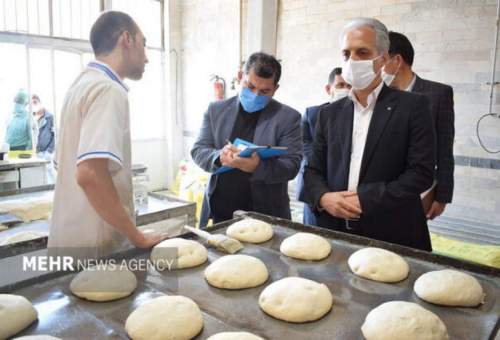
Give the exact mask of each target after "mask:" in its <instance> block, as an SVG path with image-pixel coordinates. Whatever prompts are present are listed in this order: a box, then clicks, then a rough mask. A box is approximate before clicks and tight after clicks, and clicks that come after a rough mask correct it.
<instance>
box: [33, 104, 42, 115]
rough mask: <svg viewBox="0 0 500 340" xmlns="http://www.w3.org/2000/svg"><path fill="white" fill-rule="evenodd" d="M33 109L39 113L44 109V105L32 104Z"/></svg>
mask: <svg viewBox="0 0 500 340" xmlns="http://www.w3.org/2000/svg"><path fill="white" fill-rule="evenodd" d="M31 109H32V111H33V113H38V112H39V111H40V110H41V109H42V105H41V104H36V105H32V106H31Z"/></svg>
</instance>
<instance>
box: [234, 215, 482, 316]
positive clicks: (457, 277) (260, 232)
mask: <svg viewBox="0 0 500 340" xmlns="http://www.w3.org/2000/svg"><path fill="white" fill-rule="evenodd" d="M226 234H227V235H228V236H230V237H233V238H236V239H238V240H240V241H243V242H251V243H261V242H266V241H268V240H269V239H270V238H271V237H272V236H273V229H272V226H271V225H270V224H269V223H266V222H263V221H260V220H256V219H243V220H241V221H238V222H236V223H233V224H232V225H231V226H229V228H228V229H227V231H226ZM280 251H281V253H283V254H284V255H286V256H289V257H292V258H296V259H300V260H322V259H324V258H326V257H328V255H329V254H330V253H331V245H330V242H328V241H327V240H326V239H325V238H323V237H321V236H319V235H316V234H312V233H304V232H299V233H296V234H294V235H292V236H290V237H288V238H286V239H285V240H283V242H282V243H281V245H280ZM348 265H349V268H350V269H351V270H352V271H353V272H354V273H355V274H356V275H358V276H361V277H364V278H367V279H370V280H374V281H379V282H386V283H391V282H399V281H402V280H404V279H406V278H407V277H408V274H409V271H410V267H409V265H408V263H407V262H406V261H405V260H404V259H403V258H402V257H401V256H399V255H397V254H395V253H393V252H391V251H388V250H385V249H381V248H373V247H369V248H363V249H360V250H358V251H356V252H355V253H353V254H352V255H351V256H350V257H349V260H348ZM266 280H267V277H266ZM414 291H415V293H416V294H417V296H418V297H419V298H421V299H423V300H425V301H427V302H430V303H434V304H439V305H445V306H461V307H474V306H477V305H479V304H481V303H482V302H484V293H483V289H482V287H481V285H480V284H479V282H478V281H477V280H476V279H475V278H474V277H472V276H471V275H468V274H465V273H462V272H460V271H456V270H449V269H447V270H441V271H432V272H428V273H425V274H423V275H422V276H420V277H419V278H418V279H417V281H416V282H415V285H414Z"/></svg>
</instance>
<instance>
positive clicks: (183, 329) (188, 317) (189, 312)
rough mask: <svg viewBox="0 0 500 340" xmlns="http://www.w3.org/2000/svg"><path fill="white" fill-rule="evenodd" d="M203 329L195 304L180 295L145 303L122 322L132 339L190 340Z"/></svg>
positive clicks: (199, 313) (201, 317) (198, 310)
mask: <svg viewBox="0 0 500 340" xmlns="http://www.w3.org/2000/svg"><path fill="white" fill-rule="evenodd" d="M202 328H203V316H202V314H201V311H200V308H198V305H197V304H196V303H195V302H194V301H193V300H191V299H190V298H187V297H184V296H180V295H177V296H160V297H157V298H154V299H152V300H149V301H146V302H145V303H143V304H142V305H140V306H139V307H138V308H137V309H136V310H134V311H133V312H132V313H131V314H130V315H129V317H128V318H127V321H126V322H125V330H126V331H127V334H128V335H129V336H130V337H131V338H132V339H133V340H184V339H192V338H194V337H195V336H196V335H197V334H198V333H200V331H201V330H202Z"/></svg>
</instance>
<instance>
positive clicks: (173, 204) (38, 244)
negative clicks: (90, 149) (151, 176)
mask: <svg viewBox="0 0 500 340" xmlns="http://www.w3.org/2000/svg"><path fill="white" fill-rule="evenodd" d="M47 194H50V191H37V192H30V193H25V194H20V195H16V196H5V197H0V205H1V204H2V201H8V200H13V199H16V200H17V199H23V198H32V197H39V196H41V195H47ZM195 213H196V203H193V202H187V201H184V200H181V199H178V198H176V197H173V196H167V195H163V194H155V193H149V199H148V205H147V207H141V208H140V209H139V210H138V214H137V218H136V223H137V225H138V226H142V225H146V224H150V223H154V222H158V221H164V220H168V219H173V218H181V217H184V216H185V222H184V223H186V224H190V225H194V224H195V218H196V217H195ZM22 231H38V232H46V233H48V232H49V223H48V221H45V220H39V221H33V222H29V223H20V224H16V225H13V226H12V227H10V228H9V229H7V230H3V231H0V239H3V238H4V237H7V236H10V235H12V234H15V233H18V232H22ZM46 246H47V237H43V238H40V239H36V240H31V241H25V242H19V243H15V244H12V245H6V246H0V258H2V257H7V256H10V255H16V254H22V253H24V252H27V251H34V250H37V249H43V248H45V247H46Z"/></svg>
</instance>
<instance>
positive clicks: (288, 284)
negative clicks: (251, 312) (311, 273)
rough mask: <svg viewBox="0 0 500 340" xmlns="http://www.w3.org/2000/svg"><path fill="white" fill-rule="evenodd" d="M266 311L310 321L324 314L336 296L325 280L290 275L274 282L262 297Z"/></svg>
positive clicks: (280, 317)
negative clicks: (318, 281) (325, 283)
mask: <svg viewBox="0 0 500 340" xmlns="http://www.w3.org/2000/svg"><path fill="white" fill-rule="evenodd" d="M259 305H260V308H262V310H264V312H266V313H267V314H269V315H271V316H273V317H275V318H277V319H280V320H284V321H288V322H308V321H314V320H318V319H320V318H322V317H323V316H324V315H325V314H326V313H328V312H329V311H330V309H331V308H332V305H333V296H332V294H331V293H330V290H329V289H328V287H327V286H326V285H324V284H322V283H317V282H315V281H312V280H308V279H303V278H300V277H287V278H284V279H281V280H279V281H276V282H273V283H271V284H270V285H269V286H267V287H266V288H265V289H264V290H263V291H262V293H261V294H260V297H259Z"/></svg>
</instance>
